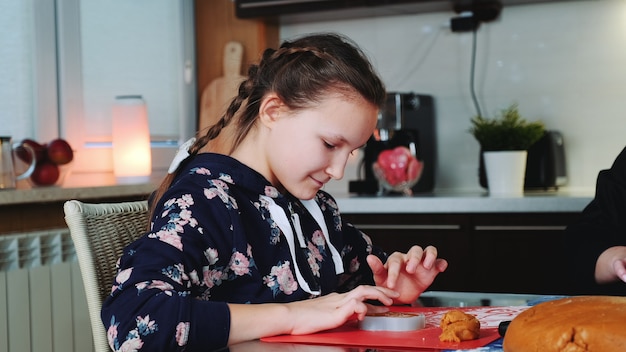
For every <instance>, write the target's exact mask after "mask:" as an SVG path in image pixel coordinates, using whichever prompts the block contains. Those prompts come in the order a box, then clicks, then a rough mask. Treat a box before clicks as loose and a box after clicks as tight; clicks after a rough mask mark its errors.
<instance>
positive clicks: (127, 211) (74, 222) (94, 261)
mask: <svg viewBox="0 0 626 352" xmlns="http://www.w3.org/2000/svg"><path fill="white" fill-rule="evenodd" d="M63 210H64V212H65V222H66V223H67V226H68V227H69V229H70V234H71V236H72V240H73V242H74V246H75V248H76V255H77V257H78V265H79V267H80V271H81V276H82V279H83V284H84V288H85V294H86V297H87V307H88V310H89V319H90V321H91V330H92V333H93V342H94V346H95V351H96V352H105V351H111V349H110V347H109V344H108V342H107V335H106V331H105V329H104V325H103V324H102V320H101V318H100V310H101V309H102V303H103V302H104V300H105V299H106V297H107V296H108V295H109V294H110V292H111V285H112V283H113V278H114V276H115V275H116V273H117V271H116V262H117V259H118V258H119V257H120V255H121V254H122V250H123V249H124V247H125V246H126V245H127V244H129V243H130V242H132V241H133V240H135V239H136V238H137V237H139V236H141V235H142V234H143V233H144V232H145V231H146V229H147V226H148V202H147V201H135V202H123V203H99V204H93V203H92V204H90V203H83V202H81V201H78V200H69V201H67V202H65V204H64V205H63Z"/></svg>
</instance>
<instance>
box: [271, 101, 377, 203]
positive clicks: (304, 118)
mask: <svg viewBox="0 0 626 352" xmlns="http://www.w3.org/2000/svg"><path fill="white" fill-rule="evenodd" d="M278 110H279V111H280V112H279V113H277V115H276V118H275V119H273V122H272V124H271V125H270V127H269V135H268V136H269V138H268V139H267V140H266V141H267V143H266V145H267V148H266V150H265V158H266V160H267V163H268V165H267V167H268V169H267V173H268V175H265V176H266V177H268V176H269V177H268V179H269V180H270V182H272V184H273V185H274V186H276V187H278V188H279V189H281V190H287V191H289V192H290V193H291V194H293V195H294V196H296V197H297V198H300V199H311V198H313V197H314V196H315V194H316V193H317V191H318V190H319V189H320V188H322V187H323V186H324V184H325V183H326V182H328V181H330V180H331V179H336V180H339V179H341V178H342V177H343V174H344V169H345V167H346V163H347V161H348V157H349V156H350V154H351V153H353V152H355V151H356V150H357V149H358V148H360V147H362V146H363V145H364V144H365V142H367V140H368V138H369V137H370V136H371V135H372V132H373V130H374V128H375V127H376V120H377V114H378V108H377V107H376V106H374V105H372V104H371V103H369V102H367V101H366V100H365V99H363V98H362V97H361V96H360V95H358V94H356V93H346V92H342V93H332V94H328V95H327V96H326V97H325V98H324V99H323V100H322V101H320V102H319V103H317V104H316V105H314V106H312V107H310V108H305V109H301V110H296V111H291V110H287V109H286V108H285V106H284V105H283V106H282V107H281V108H280V109H278Z"/></svg>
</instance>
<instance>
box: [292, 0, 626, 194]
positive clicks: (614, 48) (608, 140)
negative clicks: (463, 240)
mask: <svg viewBox="0 0 626 352" xmlns="http://www.w3.org/2000/svg"><path fill="white" fill-rule="evenodd" d="M454 16H456V14H454V13H453V12H452V11H451V12H436V13H425V14H414V15H400V16H388V17H375V18H366V19H356V20H341V21H327V22H309V23H298V24H282V25H281V28H280V30H281V32H280V35H281V38H282V39H287V38H290V37H292V36H297V35H300V34H304V33H310V32H323V31H336V32H340V33H343V34H345V35H347V36H349V37H350V38H352V39H353V40H354V41H355V42H357V43H358V44H359V45H360V46H361V47H362V48H363V49H364V50H365V51H366V53H367V54H368V55H369V56H370V58H371V59H372V61H373V62H374V64H375V66H376V67H377V69H378V70H379V72H380V74H381V76H382V77H383V80H384V81H385V84H386V85H387V89H388V91H413V92H417V93H422V94H430V95H433V96H434V97H435V100H436V104H437V106H436V108H437V117H436V121H437V138H438V152H439V159H438V163H439V165H438V170H437V180H436V190H437V191H446V190H460V191H470V192H471V191H482V189H481V188H480V186H479V184H478V176H477V174H478V171H477V170H478V151H479V145H478V143H477V142H476V141H475V140H474V138H473V137H472V136H471V135H470V134H469V133H468V132H467V130H468V128H469V127H470V118H471V117H472V116H474V115H475V114H476V110H475V109H474V105H473V104H472V99H471V94H470V90H469V86H470V83H469V82H470V79H469V77H470V60H471V48H472V34H471V32H467V33H452V32H451V31H450V29H449V26H448V23H449V20H450V18H451V17H454ZM475 86H476V93H477V95H478V99H479V101H480V105H481V109H482V112H483V114H485V115H492V114H494V113H496V112H498V111H499V110H501V109H503V108H506V107H507V106H509V105H510V104H511V103H513V102H517V103H518V104H519V108H520V112H521V113H522V114H523V115H524V117H525V118H526V119H528V120H536V119H539V120H542V121H543V122H544V123H545V125H546V127H547V128H548V129H555V130H559V131H561V132H562V133H563V135H564V138H565V145H566V158H567V175H568V178H569V183H568V186H567V187H564V188H562V189H563V190H566V191H571V192H579V191H581V192H585V193H586V192H593V190H594V187H595V180H596V176H597V173H598V171H599V170H601V169H604V168H608V167H609V166H610V165H611V163H612V161H613V160H614V159H615V157H616V156H617V154H618V153H619V152H620V151H621V150H622V148H624V146H626V1H624V0H581V1H562V2H549V3H539V4H526V5H515V6H508V7H507V6H505V7H504V8H503V10H502V13H501V16H500V18H499V19H498V20H496V21H494V22H490V23H486V24H482V25H481V27H480V29H479V32H478V40H477V63H476V83H475ZM355 168H356V167H355V163H351V164H350V165H349V170H347V172H346V176H345V178H344V180H342V181H340V183H339V184H335V185H329V187H328V188H329V190H330V191H334V190H335V189H337V190H339V191H341V192H346V191H347V182H348V180H350V179H354V175H355V173H356V171H354V169H355Z"/></svg>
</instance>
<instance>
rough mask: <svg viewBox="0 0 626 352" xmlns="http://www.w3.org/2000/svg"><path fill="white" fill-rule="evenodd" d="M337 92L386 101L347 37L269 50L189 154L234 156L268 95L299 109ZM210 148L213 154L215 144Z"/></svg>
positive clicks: (321, 37) (308, 39) (316, 37)
mask: <svg viewBox="0 0 626 352" xmlns="http://www.w3.org/2000/svg"><path fill="white" fill-rule="evenodd" d="M333 90H335V91H339V92H347V93H349V94H353V93H356V94H359V95H360V96H362V97H363V98H364V99H365V100H366V101H368V102H369V103H371V104H373V105H375V106H377V107H378V108H382V106H383V104H384V101H385V97H386V91H385V87H384V85H383V83H382V81H381V80H380V78H379V77H378V75H377V74H376V72H375V70H374V69H373V67H372V65H371V63H370V62H369V60H368V59H367V57H366V56H365V54H364V53H363V52H362V51H361V50H360V49H359V48H358V46H357V45H355V44H354V43H353V42H351V41H350V40H348V39H347V38H344V37H342V36H340V35H336V34H313V35H308V36H305V37H302V38H300V39H296V40H294V41H285V42H283V44H282V45H281V46H280V47H279V48H278V49H277V50H276V49H267V50H265V51H264V52H263V54H262V56H261V60H260V61H259V63H258V64H257V65H251V66H250V68H249V69H248V77H247V79H246V80H245V81H243V82H242V83H241V84H240V85H239V88H238V92H237V96H236V97H235V98H233V100H232V101H231V103H230V104H229V106H228V108H227V109H226V112H225V113H224V115H223V116H222V117H221V118H220V119H219V120H218V121H217V122H216V123H215V124H214V125H213V126H211V127H210V128H209V129H208V130H207V131H206V133H204V134H203V135H202V136H200V134H198V136H197V139H196V142H195V143H194V145H193V146H191V148H190V150H189V153H190V154H191V155H196V154H198V153H199V152H200V150H202V149H203V148H204V147H205V146H207V145H209V143H210V142H211V143H215V146H216V150H217V151H216V152H222V150H224V151H226V153H231V152H232V151H233V150H234V149H235V148H237V146H239V144H240V143H241V142H242V141H243V140H244V138H245V137H246V136H247V135H248V133H249V132H250V130H252V128H253V127H254V125H255V123H256V121H257V118H258V116H259V108H260V105H261V102H262V101H263V98H264V97H266V96H267V95H268V94H269V93H273V94H276V95H277V96H278V97H279V98H280V99H281V101H282V103H283V104H285V106H286V107H287V108H288V109H290V110H297V109H302V108H307V107H310V106H312V105H314V104H316V103H317V102H319V101H321V100H323V98H324V96H325V95H326V94H327V93H328V92H330V91H333ZM212 141H215V142H212ZM222 145H226V146H227V147H226V148H227V149H224V147H223V146H222ZM209 147H210V148H211V149H212V150H213V145H209ZM174 178H175V175H174V174H168V175H167V176H166V178H165V180H163V182H162V183H161V186H160V187H159V189H158V190H157V192H156V193H155V196H154V197H153V200H154V201H155V202H158V201H159V199H160V198H161V197H162V196H163V194H164V193H165V191H166V190H167V188H169V186H170V185H171V182H172V181H173V179H174ZM153 210H154V208H151V214H152V213H153Z"/></svg>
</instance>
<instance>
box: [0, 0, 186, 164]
mask: <svg viewBox="0 0 626 352" xmlns="http://www.w3.org/2000/svg"><path fill="white" fill-rule="evenodd" d="M35 4H36V5H35ZM5 20H6V21H5ZM0 21H1V22H2V23H8V29H5V30H2V32H1V33H0V40H1V42H0V43H2V47H3V48H2V49H0V50H1V51H0V54H1V55H2V61H3V63H6V62H8V65H6V64H3V65H2V68H0V75H1V76H0V77H2V78H3V79H2V82H0V94H1V96H2V97H3V98H2V103H1V105H2V106H1V107H0V111H2V112H0V114H1V115H0V123H2V126H3V127H2V128H0V131H2V134H6V135H11V136H14V138H15V139H23V138H33V139H36V140H38V141H41V142H46V141H49V140H52V139H54V138H57V137H63V138H66V139H68V141H70V143H71V144H72V146H73V147H74V149H75V150H76V152H77V153H76V162H75V165H74V171H79V172H80V171H110V170H111V167H112V166H111V165H112V160H111V153H110V141H111V120H110V114H111V107H112V104H113V102H114V99H115V97H116V96H118V95H129V94H132V95H142V96H143V98H144V99H145V100H146V103H147V107H148V117H149V121H150V133H151V139H152V144H153V166H154V168H155V169H156V168H163V169H164V168H166V167H167V164H168V163H169V160H171V155H172V154H173V153H174V151H175V150H176V149H177V145H178V144H179V143H180V142H181V141H184V140H186V139H188V138H190V137H191V136H192V135H193V134H194V133H195V126H196V103H195V100H196V83H195V73H194V72H193V71H194V69H195V58H194V56H195V53H194V35H193V30H194V25H193V1H192V0H182V1H171V0H133V1H128V0H107V1H100V0H63V1H55V0H28V1H24V0H6V1H4V0H3V1H2V2H0ZM5 43H8V44H10V45H9V46H8V48H7V45H5ZM5 51H6V52H5ZM5 56H6V57H7V58H8V60H5V59H4V57H5ZM5 75H6V76H8V77H5ZM4 78H8V79H4ZM7 126H8V127H7Z"/></svg>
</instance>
